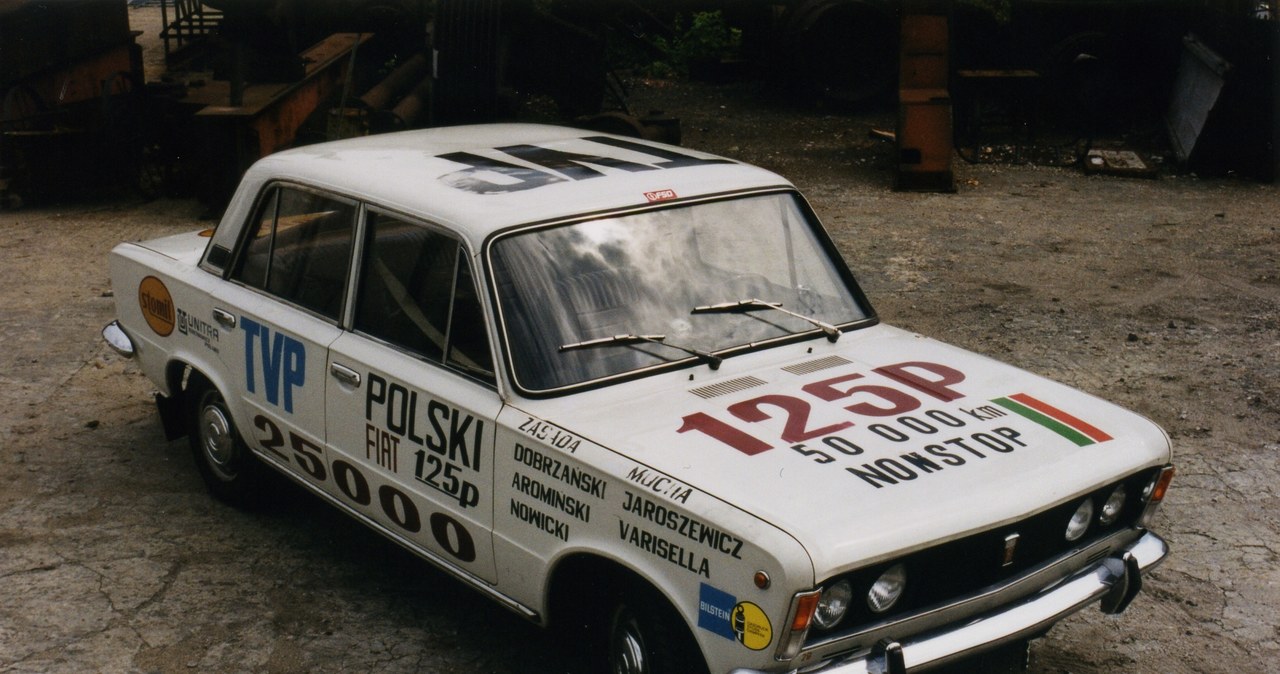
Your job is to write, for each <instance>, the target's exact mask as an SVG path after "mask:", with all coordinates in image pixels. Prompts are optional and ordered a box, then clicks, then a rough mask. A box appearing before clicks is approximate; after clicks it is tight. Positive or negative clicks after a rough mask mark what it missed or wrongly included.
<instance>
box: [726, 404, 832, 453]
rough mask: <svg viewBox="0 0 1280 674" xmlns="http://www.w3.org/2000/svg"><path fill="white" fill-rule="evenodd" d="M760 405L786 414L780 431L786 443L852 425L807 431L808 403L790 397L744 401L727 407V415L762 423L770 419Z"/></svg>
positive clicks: (801, 440) (822, 434) (808, 438)
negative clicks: (769, 406)
mask: <svg viewBox="0 0 1280 674" xmlns="http://www.w3.org/2000/svg"><path fill="white" fill-rule="evenodd" d="M761 405H772V406H774V407H777V408H779V409H781V410H782V411H784V412H786V413H787V424H786V426H785V427H784V428H783V431H782V439H783V440H784V441H786V442H804V441H805V440H812V439H813V438H817V437H821V436H824V435H830V434H832V433H835V432H836V431H842V430H844V429H846V428H849V427H850V426H852V425H853V422H852V421H842V422H840V423H838V424H831V425H830V426H823V427H821V428H814V429H809V428H808V425H809V409H810V407H809V403H807V402H805V401H803V400H801V399H799V398H792V397H791V396H784V395H767V396H760V397H759V398H753V399H751V400H744V401H742V402H740V403H735V404H733V405H730V406H729V413H730V414H732V415H733V416H735V417H738V418H739V419H741V420H743V421H750V422H756V421H764V420H766V419H770V418H771V417H770V416H769V415H768V414H765V413H764V412H763V411H762V410H761V409H760V406H761Z"/></svg>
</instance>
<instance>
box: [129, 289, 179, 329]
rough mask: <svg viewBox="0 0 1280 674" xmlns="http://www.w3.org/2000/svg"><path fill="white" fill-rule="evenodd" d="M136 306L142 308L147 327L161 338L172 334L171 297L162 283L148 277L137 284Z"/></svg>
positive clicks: (172, 314)
mask: <svg viewBox="0 0 1280 674" xmlns="http://www.w3.org/2000/svg"><path fill="white" fill-rule="evenodd" d="M138 306H140V307H142V317H143V318H145V319H147V325H150V326H151V329H152V330H155V331H156V334H157V335H160V336H161V337H168V336H169V334H170V333H172V332H173V324H174V318H175V316H174V309H173V296H172V295H170V294H169V289H168V288H166V287H164V281H161V280H160V279H158V278H156V277H154V276H148V277H146V278H144V279H142V283H139V284H138Z"/></svg>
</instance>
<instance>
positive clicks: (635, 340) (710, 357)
mask: <svg viewBox="0 0 1280 674" xmlns="http://www.w3.org/2000/svg"><path fill="white" fill-rule="evenodd" d="M666 339H667V336H666V335H614V336H612V337H601V338H599V339H588V340H587V341H585V342H574V343H572V344H564V345H562V346H561V347H560V350H561V351H573V350H575V349H590V348H593V347H597V346H612V345H620V346H626V345H631V344H659V345H661V346H665V347H667V348H671V349H676V350H677V351H683V352H685V353H687V354H689V355H691V356H697V357H698V359H699V360H701V361H702V362H704V363H706V364H707V366H709V367H710V368H711V369H713V370H719V369H720V363H721V362H723V361H724V359H723V358H721V357H720V356H717V355H715V354H714V353H710V352H708V351H700V350H698V349H693V348H689V347H687V346H680V345H679V344H672V343H670V342H668V341H666Z"/></svg>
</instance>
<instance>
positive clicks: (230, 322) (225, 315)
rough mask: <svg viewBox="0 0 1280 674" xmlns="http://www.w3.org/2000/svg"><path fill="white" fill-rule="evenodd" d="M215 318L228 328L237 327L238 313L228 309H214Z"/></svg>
mask: <svg viewBox="0 0 1280 674" xmlns="http://www.w3.org/2000/svg"><path fill="white" fill-rule="evenodd" d="M213 320H215V321H217V322H219V323H221V324H222V325H223V326H224V327H226V328H227V329H228V330H234V329H235V327H236V315H235V314H233V313H231V312H230V311H227V310H226V309H216V308H215V309H214V310H213Z"/></svg>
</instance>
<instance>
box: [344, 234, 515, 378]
mask: <svg viewBox="0 0 1280 674" xmlns="http://www.w3.org/2000/svg"><path fill="white" fill-rule="evenodd" d="M368 213H369V215H368V221H367V223H366V227H365V233H366V236H367V237H368V238H367V240H366V244H365V260H364V264H363V265H362V266H361V272H360V289H359V293H358V296H357V299H356V311H355V324H354V326H353V327H354V328H355V329H356V330H358V331H360V332H363V333H365V334H367V335H371V336H373V337H377V338H378V339H381V340H383V341H385V342H388V343H390V344H393V345H395V346H398V347H401V348H403V349H406V350H408V351H411V352H413V353H415V354H418V355H420V356H422V357H423V358H424V359H426V360H430V361H433V362H437V363H446V364H448V365H450V366H451V367H453V368H455V369H460V370H463V371H465V372H467V373H468V374H470V375H471V376H473V377H477V378H480V379H483V380H485V381H488V382H492V381H493V380H494V375H493V361H492V357H491V355H490V351H489V338H488V333H487V332H486V331H485V326H484V314H483V312H482V311H481V309H480V304H479V300H478V299H477V297H476V290H475V283H474V281H473V279H472V277H471V271H470V266H469V265H468V264H467V258H466V255H464V254H463V252H462V248H461V246H460V245H459V244H458V242H457V241H456V240H455V239H452V238H450V237H448V236H446V235H444V234H441V233H439V232H435V231H432V230H430V229H427V228H426V227H423V226H421V225H419V224H415V223H411V222H405V221H403V220H400V219H398V218H395V217H393V216H389V215H384V214H380V213H377V212H375V211H372V210H370V211H368Z"/></svg>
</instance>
